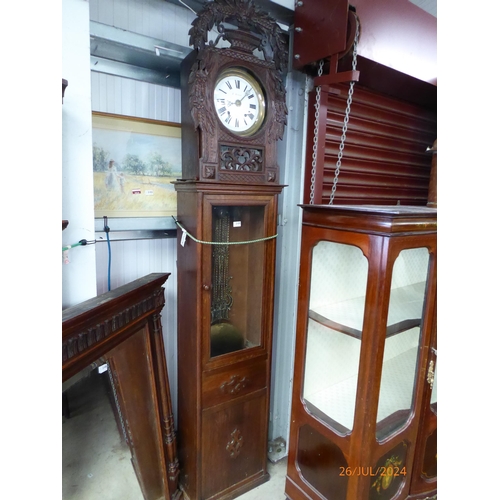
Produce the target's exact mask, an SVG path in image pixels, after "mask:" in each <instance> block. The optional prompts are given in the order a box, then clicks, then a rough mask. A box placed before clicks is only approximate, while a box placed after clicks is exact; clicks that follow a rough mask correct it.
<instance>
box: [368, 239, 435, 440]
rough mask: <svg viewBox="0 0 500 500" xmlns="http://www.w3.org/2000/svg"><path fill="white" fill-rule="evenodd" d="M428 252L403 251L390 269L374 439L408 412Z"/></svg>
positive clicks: (390, 430)
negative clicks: (390, 279) (390, 275)
mask: <svg viewBox="0 0 500 500" xmlns="http://www.w3.org/2000/svg"><path fill="white" fill-rule="evenodd" d="M428 268H429V252H428V250H427V248H414V249H407V250H403V251H402V252H401V253H400V254H399V256H398V258H397V259H396V261H395V263H394V267H393V272H392V282H391V292H390V300H389V311H388V318H387V330H386V339H385V347H384V360H383V365H382V380H381V383H380V392H379V402H378V411H377V432H376V437H377V439H378V440H380V439H384V438H385V437H387V436H388V435H390V434H392V433H394V432H396V431H397V430H398V429H400V428H401V427H402V426H403V425H404V424H405V423H406V422H407V420H408V418H409V416H410V414H411V408H412V402H413V391H414V386H415V379H416V375H417V358H418V346H419V341H420V331H421V324H422V317H423V306H424V297H425V289H426V283H427V274H428Z"/></svg>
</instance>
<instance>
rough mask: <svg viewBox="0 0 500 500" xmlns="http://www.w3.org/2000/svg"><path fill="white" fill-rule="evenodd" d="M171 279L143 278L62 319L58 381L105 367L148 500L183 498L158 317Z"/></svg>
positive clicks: (162, 276)
mask: <svg viewBox="0 0 500 500" xmlns="http://www.w3.org/2000/svg"><path fill="white" fill-rule="evenodd" d="M169 275H170V273H153V274H149V275H147V276H145V277H143V278H140V279H137V280H135V281H133V282H131V283H129V284H126V285H124V286H121V287H119V288H117V289H115V290H112V291H110V292H107V293H104V294H102V295H99V296H98V297H95V298H92V299H90V300H87V301H85V302H83V303H81V304H78V305H76V306H73V307H70V308H68V309H65V310H64V311H63V314H62V381H63V382H65V381H66V380H68V379H69V378H70V377H72V376H73V375H75V374H77V373H78V372H79V371H80V370H82V369H83V368H85V367H87V366H88V365H89V364H91V363H94V362H96V361H101V362H103V363H107V364H108V367H109V370H110V371H111V375H112V377H113V380H114V385H115V388H116V397H117V404H118V405H119V407H120V411H121V414H122V415H123V416H124V421H125V423H126V425H125V428H126V432H127V434H128V438H129V439H128V443H129V447H130V451H131V454H132V463H133V465H134V469H135V471H136V474H137V479H138V481H139V484H140V487H141V490H142V492H143V495H144V498H145V499H146V500H150V499H151V500H153V499H154V500H157V499H158V498H162V499H165V500H167V499H168V500H174V499H175V500H177V499H178V498H180V496H181V493H180V490H179V489H178V475H179V464H178V461H177V451H176V437H175V431H174V419H173V412H172V404H171V398H170V388H169V381H168V374H167V364H166V358H165V349H164V343H163V332H162V325H161V315H160V314H161V310H162V308H163V306H164V304H165V294H164V288H163V287H162V285H163V284H164V283H165V281H166V280H167V279H168V277H169Z"/></svg>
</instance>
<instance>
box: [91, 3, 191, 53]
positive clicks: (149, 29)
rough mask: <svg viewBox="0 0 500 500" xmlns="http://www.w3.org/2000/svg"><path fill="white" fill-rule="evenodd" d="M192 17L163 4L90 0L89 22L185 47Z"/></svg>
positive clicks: (187, 11)
mask: <svg viewBox="0 0 500 500" xmlns="http://www.w3.org/2000/svg"><path fill="white" fill-rule="evenodd" d="M194 17H195V15H194V14H193V13H192V12H191V11H190V10H188V9H186V8H184V7H182V6H181V5H180V4H179V6H177V5H174V4H171V3H168V2H165V1H164V0H140V1H139V0H114V1H111V0H91V2H90V20H91V21H96V22H98V23H103V24H108V25H110V26H114V27H115V28H122V29H124V30H127V31H132V32H134V33H139V34H141V35H146V36H150V37H153V38H159V39H161V40H165V41H167V42H171V43H176V44H178V45H183V46H185V47H188V46H189V35H188V32H189V28H190V27H191V22H192V21H193V19H194Z"/></svg>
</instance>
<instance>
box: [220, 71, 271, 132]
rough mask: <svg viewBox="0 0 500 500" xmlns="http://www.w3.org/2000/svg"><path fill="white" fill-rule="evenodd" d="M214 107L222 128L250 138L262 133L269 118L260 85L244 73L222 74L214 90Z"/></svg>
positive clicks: (230, 72) (229, 72) (227, 72)
mask: <svg viewBox="0 0 500 500" xmlns="http://www.w3.org/2000/svg"><path fill="white" fill-rule="evenodd" d="M214 106H215V112H216V114H217V117H218V118H219V120H220V122H221V123H222V125H223V126H224V127H225V128H226V129H228V130H230V131H231V132H233V133H235V134H238V135H242V136H247V135H251V134H253V133H255V132H257V130H259V128H260V126H261V124H262V122H263V121H264V116H265V101H264V95H263V92H262V89H261V87H260V85H259V84H258V82H257V81H256V80H255V79H254V78H253V77H252V76H251V75H249V74H248V73H246V72H245V71H242V70H235V69H233V70H228V71H225V72H223V73H222V74H221V76H220V78H219V79H218V80H217V83H216V84H215V89H214Z"/></svg>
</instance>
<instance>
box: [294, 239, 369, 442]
mask: <svg viewBox="0 0 500 500" xmlns="http://www.w3.org/2000/svg"><path fill="white" fill-rule="evenodd" d="M311 273H312V275H311V290H310V299H309V319H308V328H307V345H306V364H305V375H304V392H303V397H304V400H305V402H306V404H307V407H308V409H309V411H311V412H312V413H313V414H314V415H316V416H317V417H318V418H320V419H322V420H324V421H326V422H328V423H329V424H330V425H332V426H333V427H335V428H336V429H337V430H338V431H339V432H342V433H345V432H348V431H350V430H351V429H352V425H353V421H354V409H355V406H356V387H357V382H358V370H359V354H360V348H361V331H362V325H363V316H364V307H365V295H366V285H367V279H368V261H367V259H366V257H365V256H364V255H363V252H362V251H361V250H360V249H359V248H358V247H355V246H352V245H344V244H340V243H333V242H329V241H321V242H319V243H318V244H317V245H316V246H315V247H314V249H313V252H312V264H311Z"/></svg>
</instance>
